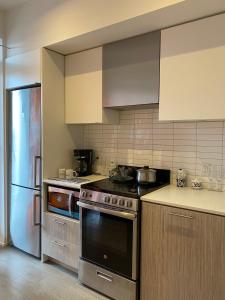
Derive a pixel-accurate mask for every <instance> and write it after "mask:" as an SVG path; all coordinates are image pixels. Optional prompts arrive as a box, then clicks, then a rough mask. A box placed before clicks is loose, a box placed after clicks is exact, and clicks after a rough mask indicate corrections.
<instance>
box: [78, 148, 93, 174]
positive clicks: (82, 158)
mask: <svg viewBox="0 0 225 300" xmlns="http://www.w3.org/2000/svg"><path fill="white" fill-rule="evenodd" d="M73 152H74V157H75V171H76V172H77V174H78V176H88V175H91V174H92V164H93V150H91V149H75V150H74V151H73Z"/></svg>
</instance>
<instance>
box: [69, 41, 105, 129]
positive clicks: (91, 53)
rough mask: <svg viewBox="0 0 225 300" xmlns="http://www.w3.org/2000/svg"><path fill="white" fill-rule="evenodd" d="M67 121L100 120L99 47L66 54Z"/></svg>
mask: <svg viewBox="0 0 225 300" xmlns="http://www.w3.org/2000/svg"><path fill="white" fill-rule="evenodd" d="M65 102H66V103H65V106H66V107H65V109H66V111H65V114H66V116H65V117H66V123H67V124H75V123H78V124H82V123H102V121H103V119H102V118H103V116H102V48H101V47H100V48H95V49H91V50H87V51H83V52H80V53H75V54H72V55H68V56H66V58H65Z"/></svg>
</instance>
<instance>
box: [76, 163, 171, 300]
mask: <svg viewBox="0 0 225 300" xmlns="http://www.w3.org/2000/svg"><path fill="white" fill-rule="evenodd" d="M117 169H118V170H119V172H117V171H116V170H117ZM117 169H116V170H114V171H113V172H111V178H107V179H103V180H99V181H95V182H90V183H87V184H84V185H83V186H82V187H81V192H80V200H79V202H78V203H77V204H78V206H80V219H81V222H80V226H81V230H80V232H81V258H80V267H79V272H78V275H79V280H80V281H81V283H83V284H84V285H87V286H89V287H91V288H93V289H95V290H97V291H99V292H100V293H102V294H105V295H106V296H108V297H110V298H113V299H116V300H124V299H126V300H136V299H138V295H139V243H140V198H141V196H143V195H145V194H148V193H150V192H153V191H155V190H157V189H159V188H161V187H163V186H165V185H168V184H169V183H170V171H169V170H160V169H154V170H155V172H153V171H152V172H153V173H154V174H155V177H154V178H155V181H154V180H153V179H154V178H152V180H150V181H151V182H149V184H144V185H142V184H139V183H138V176H137V175H138V172H137V170H138V169H139V168H137V167H130V166H121V165H120V166H118V167H117ZM151 170H153V169H151ZM130 177H131V178H130ZM148 178H150V177H148ZM144 179H145V180H144V181H145V182H146V178H144Z"/></svg>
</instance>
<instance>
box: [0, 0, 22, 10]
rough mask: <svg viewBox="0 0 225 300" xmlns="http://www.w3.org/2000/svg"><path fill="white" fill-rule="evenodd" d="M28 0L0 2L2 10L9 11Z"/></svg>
mask: <svg viewBox="0 0 225 300" xmlns="http://www.w3.org/2000/svg"><path fill="white" fill-rule="evenodd" d="M26 1H28V0H0V10H9V9H11V8H13V7H15V6H17V5H19V4H21V3H24V2H26Z"/></svg>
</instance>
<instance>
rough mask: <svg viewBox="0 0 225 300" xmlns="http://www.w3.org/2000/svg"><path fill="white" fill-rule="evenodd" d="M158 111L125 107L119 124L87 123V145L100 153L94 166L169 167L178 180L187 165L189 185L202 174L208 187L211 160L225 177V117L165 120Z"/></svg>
mask: <svg viewBox="0 0 225 300" xmlns="http://www.w3.org/2000/svg"><path fill="white" fill-rule="evenodd" d="M158 114H159V113H158V108H153V109H132V110H125V111H121V112H120V124H119V125H84V130H83V134H84V137H83V145H84V147H88V148H92V149H94V150H95V153H96V156H98V157H99V159H97V160H96V161H95V163H94V170H95V171H98V172H101V173H104V172H105V173H107V172H108V170H109V166H110V163H111V162H112V161H114V162H115V163H118V164H128V165H137V166H144V165H149V166H151V167H155V168H168V169H170V170H171V171H172V172H171V179H172V182H173V183H175V181H176V171H177V169H178V168H183V169H185V170H186V172H187V174H188V179H187V182H188V185H190V184H191V180H192V179H194V178H195V177H196V176H198V177H201V180H202V182H203V185H204V186H205V187H206V186H207V184H208V178H207V176H206V175H205V174H203V173H204V172H203V164H205V163H208V164H210V165H216V166H218V167H220V168H221V170H220V171H221V174H222V177H223V175H224V173H225V121H194V122H193V121H191V122H177V121H176V122H161V121H159V119H158ZM217 172H219V171H218V170H217ZM215 176H216V175H215ZM224 183H225V180H224ZM224 186H225V185H224Z"/></svg>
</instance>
